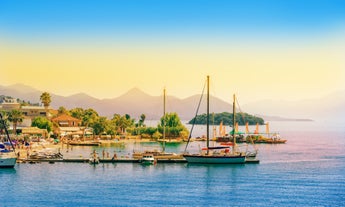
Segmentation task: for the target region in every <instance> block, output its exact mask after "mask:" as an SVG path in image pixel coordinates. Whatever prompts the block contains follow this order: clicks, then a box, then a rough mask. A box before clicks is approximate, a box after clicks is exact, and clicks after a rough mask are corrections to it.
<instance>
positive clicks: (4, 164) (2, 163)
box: [0, 156, 17, 168]
mask: <svg viewBox="0 0 345 207" xmlns="http://www.w3.org/2000/svg"><path fill="white" fill-rule="evenodd" d="M16 161H17V157H16V156H12V157H11V156H0V168H13V167H14V166H15V165H16Z"/></svg>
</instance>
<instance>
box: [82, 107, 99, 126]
mask: <svg viewBox="0 0 345 207" xmlns="http://www.w3.org/2000/svg"><path fill="white" fill-rule="evenodd" d="M98 118H99V116H98V113H97V111H95V110H93V109H86V110H85V111H84V113H83V116H82V125H83V126H86V127H89V126H90V127H92V125H93V123H95V122H96V121H97V120H98Z"/></svg>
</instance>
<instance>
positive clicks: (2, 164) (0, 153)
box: [0, 113, 17, 168]
mask: <svg viewBox="0 0 345 207" xmlns="http://www.w3.org/2000/svg"><path fill="white" fill-rule="evenodd" d="M0 119H1V120H0V121H1V125H2V127H3V128H4V129H5V132H6V136H7V140H8V144H5V143H0V168H13V167H14V166H15V165H16V162H17V155H16V152H15V148H14V146H13V143H12V140H11V138H10V136H9V134H8V131H7V127H6V123H5V121H4V120H3V118H2V114H1V113H0Z"/></svg>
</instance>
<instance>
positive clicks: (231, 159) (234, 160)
mask: <svg viewBox="0 0 345 207" xmlns="http://www.w3.org/2000/svg"><path fill="white" fill-rule="evenodd" d="M183 157H184V158H185V159H186V160H187V162H188V163H202V164H244V163H245V162H246V157H245V156H242V155H238V156H211V155H210V156H207V155H183Z"/></svg>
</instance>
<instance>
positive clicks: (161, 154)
mask: <svg viewBox="0 0 345 207" xmlns="http://www.w3.org/2000/svg"><path fill="white" fill-rule="evenodd" d="M165 98H166V95H165V88H164V90H163V103H164V104H163V106H164V107H163V139H162V140H161V141H162V144H163V151H159V150H146V151H145V152H133V155H132V157H133V158H134V159H139V160H141V159H142V158H143V156H144V155H146V154H152V155H153V156H154V158H155V159H157V160H160V159H163V160H166V159H183V158H182V156H181V155H178V154H176V153H170V152H165V147H166V140H165Z"/></svg>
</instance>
